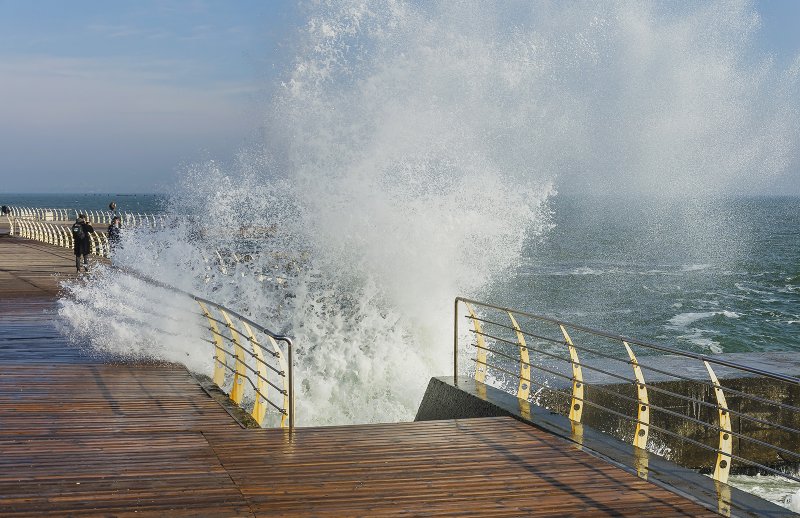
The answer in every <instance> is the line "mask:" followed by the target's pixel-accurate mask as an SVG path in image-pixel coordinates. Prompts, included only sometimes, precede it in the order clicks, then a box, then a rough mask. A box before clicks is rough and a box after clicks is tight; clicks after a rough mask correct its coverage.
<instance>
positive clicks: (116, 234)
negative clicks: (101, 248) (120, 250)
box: [108, 216, 122, 250]
mask: <svg viewBox="0 0 800 518" xmlns="http://www.w3.org/2000/svg"><path fill="white" fill-rule="evenodd" d="M121 231H122V227H121V226H120V219H119V216H114V218H113V219H112V220H111V224H110V225H109V226H108V247H109V248H110V249H111V250H114V248H115V247H116V246H117V245H118V244H119V238H120V232H121Z"/></svg>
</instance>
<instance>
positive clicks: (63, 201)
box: [0, 193, 167, 214]
mask: <svg viewBox="0 0 800 518" xmlns="http://www.w3.org/2000/svg"><path fill="white" fill-rule="evenodd" d="M112 201H114V202H116V203H117V210H118V211H120V212H134V213H135V212H140V213H147V214H153V213H160V212H164V208H165V207H166V201H167V197H166V196H165V195H163V194H113V193H109V194H96V193H95V194H13V193H12V194H7V193H0V204H2V205H11V206H19V207H36V208H48V209H75V210H95V211H97V210H108V204H109V203H111V202H112Z"/></svg>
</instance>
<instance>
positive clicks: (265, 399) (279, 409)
mask: <svg viewBox="0 0 800 518" xmlns="http://www.w3.org/2000/svg"><path fill="white" fill-rule="evenodd" d="M218 361H219V360H218ZM219 363H222V362H219ZM222 366H223V367H225V368H226V369H228V370H229V371H231V372H232V373H234V374H235V375H237V376H239V377H241V378H244V379H246V380H247V382H248V383H250V386H252V387H253V390H255V391H256V393H258V394H259V395H260V396H261V397H263V398H264V401H266V402H267V403H269V404H270V405H272V406H274V407H275V408H277V409H278V411H280V412H281V413H282V414H283V415H288V414H287V413H286V411H285V410H283V409H282V408H281V407H279V406H278V405H276V404H275V403H273V402H272V401H270V400H269V398H267V397H266V396H264V395H263V394H261V392H260V391H259V390H258V388H257V387H256V385H255V384H254V383H253V380H251V379H250V377H249V376H247V375H244V376H243V375H242V374H240V373H238V372H237V371H236V369H233V368H231V367H229V366H228V365H226V364H224V363H222Z"/></svg>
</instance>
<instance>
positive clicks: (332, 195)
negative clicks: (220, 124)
mask: <svg viewBox="0 0 800 518" xmlns="http://www.w3.org/2000/svg"><path fill="white" fill-rule="evenodd" d="M756 28H757V18H756V17H755V15H754V12H753V10H752V7H751V6H750V5H749V4H748V3H746V2H726V3H720V4H711V5H702V6H695V7H691V6H685V7H684V10H680V9H678V8H675V7H670V8H667V7H658V6H652V5H648V4H644V5H643V4H636V3H630V2H621V3H604V4H602V5H599V6H586V5H585V4H581V5H580V6H577V5H571V4H560V3H553V4H539V3H537V4H530V3H528V2H520V3H513V2H512V3H508V4H504V6H503V7H497V8H495V7H494V6H488V5H486V4H484V3H480V2H441V3H425V4H423V5H418V4H414V3H406V2H400V1H390V0H386V1H382V2H370V3H364V2H360V1H359V2H355V1H343V2H322V3H319V4H316V5H315V6H314V7H313V8H312V12H311V13H310V15H309V18H308V22H307V24H306V25H305V26H304V27H303V29H302V30H301V31H300V33H299V34H298V37H297V41H296V43H295V46H294V47H293V48H294V49H296V58H295V60H294V65H293V67H292V68H291V69H290V70H288V71H287V72H286V74H285V76H284V77H283V83H282V88H281V89H280V92H279V93H278V95H277V96H276V97H275V99H274V100H273V101H272V102H271V104H270V106H269V108H268V109H267V112H266V117H265V118H266V120H265V128H266V129H265V132H266V135H267V139H266V142H265V144H264V146H263V148H257V149H256V148H253V149H247V150H244V151H242V153H241V154H240V156H239V157H238V158H237V160H235V161H234V162H233V163H230V164H220V163H216V162H214V161H206V162H202V163H198V164H196V165H194V166H191V167H189V168H188V169H187V170H186V171H185V175H184V178H183V180H182V181H181V182H179V184H178V185H177V186H176V187H175V190H174V192H173V194H172V197H171V203H170V209H169V210H170V212H172V215H173V218H172V219H171V223H170V225H169V227H168V228H166V229H158V230H154V231H127V232H125V235H124V236H123V247H122V249H121V250H119V251H118V252H117V253H116V254H115V257H114V261H115V262H117V263H119V264H121V265H125V266H128V267H132V268H136V269H139V270H141V271H143V272H145V273H147V274H148V275H150V276H153V277H156V278H158V279H159V280H161V281H164V282H168V283H170V284H173V285H175V286H177V287H179V288H181V289H184V290H187V291H191V292H194V293H197V294H199V295H202V296H204V297H207V298H209V299H212V300H215V301H217V302H219V303H221V304H224V305H227V306H229V307H231V308H232V309H234V310H237V311H240V312H242V313H245V314H247V315H249V316H250V317H251V318H253V319H254V320H256V321H258V322H262V323H263V324H264V325H266V326H268V327H271V328H273V329H275V330H277V331H280V332H286V333H289V334H291V335H292V336H294V337H295V339H296V342H297V345H298V350H297V354H296V359H295V363H296V369H295V373H296V375H297V380H296V387H297V389H298V392H297V396H296V400H297V420H298V423H299V424H301V425H309V424H331V423H348V422H367V421H373V422H374V421H393V420H405V419H410V418H412V417H413V415H414V411H415V408H416V405H417V404H418V403H419V399H420V396H421V394H422V391H423V390H424V387H425V385H426V383H427V381H428V378H429V377H430V376H432V375H442V374H447V373H450V372H451V366H450V360H451V350H450V347H451V339H452V335H451V333H452V331H451V330H452V327H451V326H452V314H451V312H452V300H453V297H454V296H455V295H458V294H462V295H468V296H480V295H481V294H482V293H484V291H485V290H486V289H487V287H489V286H492V285H493V283H494V281H495V280H496V279H497V278H498V277H500V276H503V275H504V274H505V273H506V272H508V271H510V270H512V269H513V268H515V267H516V266H517V264H518V262H519V259H520V257H521V255H522V252H523V249H524V247H525V246H526V244H528V243H530V242H532V241H533V240H532V238H535V237H537V236H540V235H542V234H543V232H545V231H546V229H547V228H548V225H549V220H548V208H547V207H548V206H547V200H548V198H549V197H550V196H552V195H553V194H554V187H553V185H554V182H560V183H561V184H563V185H565V186H572V187H573V188H577V189H585V188H587V187H590V188H591V189H593V190H601V191H609V190H610V191H623V192H625V193H630V192H656V193H673V194H674V193H683V192H699V193H703V192H706V193H707V192H711V191H718V190H723V191H724V190H736V189H745V188H750V187H753V186H755V187H758V186H760V185H763V184H764V183H765V182H768V181H769V180H770V178H773V177H776V176H779V175H781V174H783V172H784V171H785V170H786V168H787V167H788V164H790V163H791V161H792V160H793V159H794V157H795V153H796V150H795V147H794V144H793V143H794V142H796V141H797V135H798V126H797V101H796V99H797V98H798V97H797V95H796V94H797V78H796V70H794V69H792V70H794V72H792V70H790V71H788V72H782V71H780V70H777V68H776V67H775V66H774V64H772V63H771V62H770V61H769V60H768V59H766V58H763V57H760V56H757V55H754V54H753V53H752V52H751V51H749V50H748V46H747V45H748V42H749V41H750V40H748V38H752V36H753V34H754V31H755V30H756ZM742 42H743V43H742ZM793 74H794V75H793ZM129 283H133V284H134V285H130V284H129ZM68 284H69V285H68V288H67V292H68V293H69V294H70V297H68V298H65V299H64V300H63V301H62V308H61V313H62V315H63V316H64V317H66V318H65V320H66V321H67V322H68V323H69V324H68V325H69V326H70V333H71V334H72V336H74V337H75V339H76V340H77V341H84V342H85V341H88V342H90V343H91V344H92V345H93V346H95V347H97V348H100V349H104V350H114V351H118V352H120V353H124V354H129V355H131V354H133V355H136V356H139V357H141V356H145V357H155V358H163V359H169V360H172V361H184V362H185V363H187V365H189V366H190V367H191V368H193V369H198V370H205V371H206V372H208V369H209V368H210V356H211V354H210V349H209V347H208V345H207V343H205V342H202V341H198V340H195V339H194V335H193V334H192V333H194V331H192V332H190V333H189V336H188V337H187V338H186V339H182V338H180V334H181V333H180V332H181V331H183V330H184V328H186V329H189V328H190V327H192V328H193V326H190V325H189V324H192V323H193V322H194V323H196V324H197V325H201V321H200V320H198V319H199V316H197V314H196V312H197V308H196V307H194V305H195V304H194V302H192V301H191V300H187V299H185V298H184V299H182V298H181V297H178V296H174V295H167V294H166V293H162V292H161V291H160V290H150V289H148V288H147V287H146V286H142V285H135V284H136V281H132V280H130V279H124V278H123V276H120V275H119V274H117V273H115V272H113V271H107V270H103V269H101V268H100V269H97V271H96V273H95V274H94V276H93V277H92V278H91V280H90V282H88V283H83V282H75V283H68ZM134 298H136V300H135V301H134V300H132V299H134ZM500 302H502V301H500ZM153 310H157V312H162V313H165V315H164V316H160V317H157V318H155V319H154V318H153V317H152V316H150V313H152V312H153ZM192 312H193V313H192ZM189 313H192V314H191V315H190V314H189ZM161 319H163V320H161ZM176 321H177V322H184V323H185V324H186V325H184V326H180V325H177V326H176V325H175V322H176ZM98 322H100V324H99V325H98V324H97V323H98ZM147 325H152V326H153V328H154V329H156V330H164V331H168V332H169V333H163V336H162V335H159V332H156V331H153V330H148V329H145V327H146V326H147ZM140 327H141V328H142V329H141V331H140V332H137V329H138V328H140Z"/></svg>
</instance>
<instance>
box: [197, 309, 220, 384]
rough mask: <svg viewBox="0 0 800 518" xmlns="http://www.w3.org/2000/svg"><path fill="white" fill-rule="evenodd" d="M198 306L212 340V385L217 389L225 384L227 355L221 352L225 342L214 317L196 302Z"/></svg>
mask: <svg viewBox="0 0 800 518" xmlns="http://www.w3.org/2000/svg"><path fill="white" fill-rule="evenodd" d="M197 303H198V304H200V309H201V310H202V311H203V315H205V317H206V318H207V319H208V329H209V331H211V337H212V338H213V340H214V346H215V347H214V383H216V384H217V386H218V387H221V386H222V385H224V384H225V367H227V365H228V359H227V355H226V354H225V353H224V352H223V351H225V342H224V341H223V339H222V335H221V334H220V332H219V328H218V327H217V322H216V321H215V320H214V317H212V316H211V313H210V312H209V311H208V308H207V307H206V305H205V304H203V303H202V302H200V301H199V300H198V301H197Z"/></svg>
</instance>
